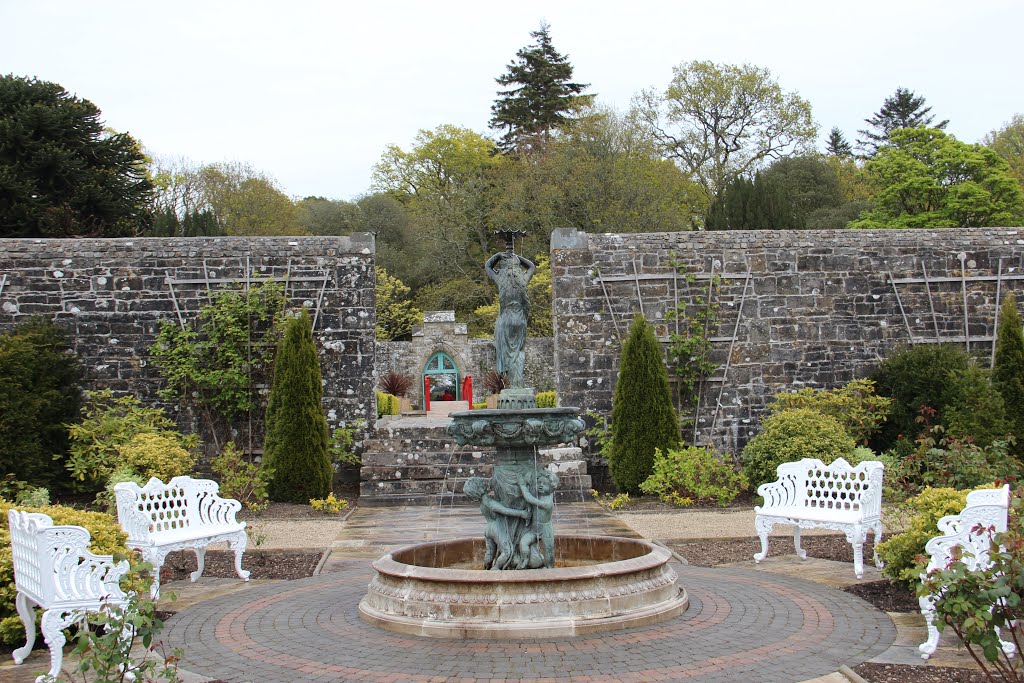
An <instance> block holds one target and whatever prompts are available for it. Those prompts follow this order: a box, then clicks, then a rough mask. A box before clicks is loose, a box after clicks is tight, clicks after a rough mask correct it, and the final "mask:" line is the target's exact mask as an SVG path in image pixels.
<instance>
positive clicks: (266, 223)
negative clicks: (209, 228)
mask: <svg viewBox="0 0 1024 683" xmlns="http://www.w3.org/2000/svg"><path fill="white" fill-rule="evenodd" d="M199 181H200V183H201V187H202V193H203V196H204V197H205V198H206V201H207V203H209V205H210V208H211V209H213V212H214V214H215V215H216V216H217V221H218V223H219V224H220V227H221V230H223V231H224V234H226V235H301V234H304V231H303V230H302V229H301V228H300V227H299V222H298V211H297V209H296V208H295V204H293V203H292V200H291V199H289V198H288V197H287V196H286V195H285V194H284V192H282V191H281V190H280V189H279V188H278V187H277V184H276V183H275V181H274V180H273V179H272V178H271V177H270V176H268V175H266V174H265V173H261V172H260V171H257V170H256V169H254V168H253V167H252V166H250V165H248V164H244V163H238V162H231V163H216V164H209V165H207V166H204V167H203V168H202V169H201V170H200V172H199Z"/></svg>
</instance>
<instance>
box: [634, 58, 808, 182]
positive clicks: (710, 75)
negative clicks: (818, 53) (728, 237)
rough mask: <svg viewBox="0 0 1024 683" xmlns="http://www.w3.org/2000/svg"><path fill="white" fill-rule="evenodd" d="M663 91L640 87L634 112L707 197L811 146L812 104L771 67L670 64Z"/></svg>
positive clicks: (663, 149)
mask: <svg viewBox="0 0 1024 683" xmlns="http://www.w3.org/2000/svg"><path fill="white" fill-rule="evenodd" d="M673 72H674V76H673V78H672V81H671V82H670V83H669V85H668V88H666V89H665V91H664V92H658V91H656V90H654V89H650V90H646V91H644V92H642V93H641V94H640V95H639V96H638V97H637V100H636V102H635V105H636V112H637V114H638V115H639V116H640V117H641V119H642V120H644V121H645V122H646V123H647V125H649V126H650V129H651V132H652V134H653V135H654V137H655V139H656V140H657V141H658V143H659V144H660V145H661V149H662V153H663V154H665V155H666V156H667V157H668V158H670V159H673V160H675V161H676V162H677V163H679V164H680V166H681V167H682V168H683V170H684V171H686V172H688V173H690V174H691V175H692V176H693V178H694V180H696V181H697V182H698V183H700V185H701V186H702V187H703V188H704V191H705V193H706V194H707V197H708V200H709V201H710V200H711V199H712V198H714V197H716V196H718V194H719V193H720V192H721V191H722V190H723V189H724V188H725V186H726V185H728V184H729V183H730V182H731V181H732V180H733V179H735V178H737V177H739V176H741V175H744V174H749V173H751V172H752V171H754V170H756V169H757V168H758V167H759V166H760V165H761V164H762V163H763V162H764V161H765V160H769V159H777V158H779V157H782V156H786V155H789V154H792V153H795V152H800V151H802V150H804V149H806V148H808V147H809V146H810V145H811V144H812V143H813V141H814V138H815V136H816V135H817V127H816V126H815V124H814V121H813V119H812V117H811V105H810V103H809V102H807V100H805V99H803V98H802V97H800V96H799V95H797V94H796V93H794V92H786V91H784V90H783V89H782V87H781V86H779V84H778V82H776V81H775V79H774V78H773V77H772V74H771V72H770V71H768V70H767V69H761V68H758V67H756V66H752V65H749V64H744V65H742V66H736V65H733V64H715V63H714V62H709V61H692V62H685V63H683V64H680V65H679V66H677V67H674V68H673Z"/></svg>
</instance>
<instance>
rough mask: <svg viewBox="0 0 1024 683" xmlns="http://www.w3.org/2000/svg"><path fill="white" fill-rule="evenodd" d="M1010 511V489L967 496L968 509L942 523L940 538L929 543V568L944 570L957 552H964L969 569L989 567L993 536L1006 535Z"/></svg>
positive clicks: (963, 555)
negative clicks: (959, 550) (1003, 533)
mask: <svg viewBox="0 0 1024 683" xmlns="http://www.w3.org/2000/svg"><path fill="white" fill-rule="evenodd" d="M1009 508H1010V487H1009V485H1004V486H1003V487H1002V488H998V489H981V490H979V491H971V492H970V493H968V494H967V505H966V506H964V509H963V510H962V511H961V512H960V514H958V515H947V516H945V517H943V518H942V519H940V520H939V522H938V528H939V530H940V531H941V532H942V535H941V536H936V537H935V538H933V539H931V540H930V541H928V543H927V545H926V546H925V551H926V552H927V553H928V554H929V556H930V557H929V560H928V568H927V569H926V573H927V572H929V571H931V570H932V569H944V568H945V567H946V565H948V564H949V561H950V559H951V558H952V556H953V550H954V549H955V548H959V549H961V552H960V556H961V557H960V559H961V560H962V561H963V562H964V564H965V565H967V567H968V568H969V569H972V570H973V569H977V568H979V567H986V566H988V563H989V551H990V550H991V543H992V536H993V534H995V533H1000V532H1003V531H1006V523H1007V521H1006V518H1007V513H1008V511H1009Z"/></svg>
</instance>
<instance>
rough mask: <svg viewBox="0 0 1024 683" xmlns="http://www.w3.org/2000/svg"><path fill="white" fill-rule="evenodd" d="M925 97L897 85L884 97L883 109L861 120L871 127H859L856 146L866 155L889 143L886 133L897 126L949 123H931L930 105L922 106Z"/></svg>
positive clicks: (927, 125) (944, 122)
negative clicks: (892, 91) (893, 90)
mask: <svg viewBox="0 0 1024 683" xmlns="http://www.w3.org/2000/svg"><path fill="white" fill-rule="evenodd" d="M924 102H925V100H924V96H923V95H914V91H913V90H908V89H907V88H896V92H895V93H893V95H892V96H891V97H887V98H885V101H884V102H882V108H881V109H879V110H878V111H877V112H875V113H874V115H872V117H871V118H869V119H864V123H866V124H868V125H869V126H870V128H865V129H864V130H858V131H857V132H858V133H860V134H861V135H863V136H864V139H859V138H858V140H857V146H858V147H860V148H861V149H863V150H864V151H865V152H866V153H867V154H868V156H874V154H875V152H877V151H878V148H879V147H881V146H882V145H885V144H887V143H888V142H889V135H890V134H891V133H892V132H893V131H894V130H898V129H900V128H934V129H936V130H942V129H944V128H945V127H946V124H948V123H949V119H946V120H945V121H940V122H939V123H932V122H933V121H934V120H935V117H934V116H931V115H929V112H931V110H932V108H931V107H926V106H924Z"/></svg>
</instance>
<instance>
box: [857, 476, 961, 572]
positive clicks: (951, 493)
mask: <svg viewBox="0 0 1024 683" xmlns="http://www.w3.org/2000/svg"><path fill="white" fill-rule="evenodd" d="M966 504H967V491H957V490H956V489H951V488H934V489H933V488H926V489H925V490H924V491H922V492H921V493H919V494H918V495H916V496H914V497H913V498H911V499H910V500H908V501H907V503H906V506H905V508H904V509H902V510H900V511H898V513H897V514H900V513H901V514H903V516H904V517H906V519H905V520H904V526H903V528H904V531H902V532H901V533H898V534H896V535H894V536H892V537H890V538H889V539H888V540H886V541H883V542H881V543H879V544H878V547H877V548H876V550H877V551H878V557H879V558H880V559H881V560H882V561H883V562H884V563H885V567H884V568H883V569H882V574H884V575H885V576H887V577H889V578H890V579H892V580H893V581H897V582H900V583H904V584H906V585H908V586H910V587H911V588H913V587H914V586H915V585H916V584H917V583H918V581H919V580H920V575H921V570H920V569H919V568H918V566H917V556H918V555H922V554H924V546H925V544H926V543H928V541H929V540H931V539H932V537H934V536H937V535H938V533H939V528H938V526H936V525H937V524H938V521H939V519H940V518H942V517H945V516H946V515H955V514H958V513H959V512H960V511H961V510H963V508H964V505H966Z"/></svg>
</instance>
